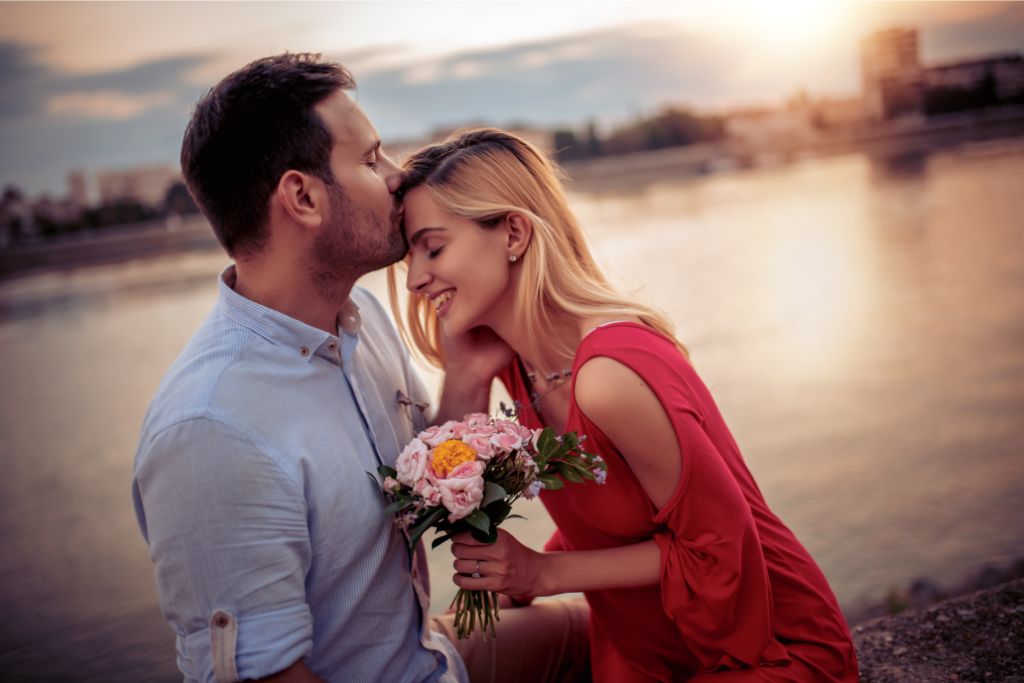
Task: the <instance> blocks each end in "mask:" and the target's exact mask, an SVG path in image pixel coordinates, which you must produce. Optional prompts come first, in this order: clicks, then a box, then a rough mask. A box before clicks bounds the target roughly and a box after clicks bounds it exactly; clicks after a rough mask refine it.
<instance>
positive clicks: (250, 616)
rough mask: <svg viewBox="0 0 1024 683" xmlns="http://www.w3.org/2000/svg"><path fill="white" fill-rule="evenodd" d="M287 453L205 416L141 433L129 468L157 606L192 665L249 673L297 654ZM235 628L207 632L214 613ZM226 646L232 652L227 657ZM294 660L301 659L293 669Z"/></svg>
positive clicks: (309, 632)
mask: <svg viewBox="0 0 1024 683" xmlns="http://www.w3.org/2000/svg"><path fill="white" fill-rule="evenodd" d="M287 467H288V463H287V461H284V460H278V459H275V457H274V456H273V455H272V454H271V453H268V452H267V451H266V449H265V448H263V447H261V446H260V445H257V444H256V443H254V442H253V441H252V440H251V439H250V438H249V437H248V436H247V435H246V434H244V433H243V432H242V431H241V430H239V429H235V428H234V427H232V426H229V425H227V424H224V423H223V422H219V421H216V420H212V419H208V418H197V419H192V420H187V421H184V422H181V423H179V424H176V425H174V426H172V427H170V428H168V429H166V430H164V431H162V432H160V433H159V434H157V435H156V436H155V437H154V438H152V439H151V440H150V442H149V443H148V444H146V446H145V447H144V449H143V451H142V452H141V453H140V457H139V460H138V465H137V467H136V471H135V482H134V486H135V495H136V504H137V509H138V510H139V521H140V524H141V525H142V527H143V529H144V530H145V532H146V536H147V539H148V542H149V545H150V556H151V557H152V559H153V562H154V564H155V566H156V576H157V590H158V591H159V593H160V602H161V606H162V607H163V608H164V612H165V614H166V615H167V618H168V620H169V621H170V622H171V623H172V625H173V627H174V629H175V631H176V632H178V633H180V634H182V636H181V637H182V640H183V647H184V648H185V649H186V651H187V655H188V658H189V660H191V663H192V665H193V670H192V671H190V672H187V673H189V674H190V675H191V676H193V677H195V678H199V679H200V680H207V679H210V678H212V675H213V671H214V667H215V662H216V665H217V667H218V668H219V669H220V671H221V673H222V675H224V676H228V677H231V676H235V675H237V677H238V678H240V679H259V678H261V677H266V676H268V675H271V674H275V673H277V672H284V671H287V670H288V668H289V667H291V666H292V665H294V664H295V663H296V662H299V661H300V660H302V658H304V657H307V656H309V654H310V652H311V651H312V644H313V619H312V614H311V612H310V608H309V605H308V604H307V603H306V594H305V576H306V574H307V573H308V571H309V567H310V562H311V558H312V551H311V547H310V540H309V530H308V527H307V520H306V501H305V497H304V494H303V491H302V489H301V486H300V485H299V483H298V480H297V477H296V476H295V473H293V472H289V471H287ZM221 614H223V618H228V619H233V620H234V622H235V623H234V625H235V628H230V629H227V630H225V631H224V632H223V633H220V634H218V633H213V632H211V620H212V619H214V617H215V615H217V618H221V617H220V616H219V615H221ZM232 654H233V656H232ZM300 670H301V669H300Z"/></svg>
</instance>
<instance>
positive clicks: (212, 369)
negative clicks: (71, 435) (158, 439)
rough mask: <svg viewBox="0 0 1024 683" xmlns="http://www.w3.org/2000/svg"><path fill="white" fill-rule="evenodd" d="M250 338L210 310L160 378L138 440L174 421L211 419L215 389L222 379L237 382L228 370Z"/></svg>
mask: <svg viewBox="0 0 1024 683" xmlns="http://www.w3.org/2000/svg"><path fill="white" fill-rule="evenodd" d="M254 339H255V335H254V333H252V332H250V331H249V330H247V329H246V328H244V327H242V326H240V325H237V324H235V323H233V322H232V321H231V320H228V319H227V318H225V317H224V316H223V315H220V314H219V312H218V311H217V309H214V311H213V312H211V314H210V316H209V317H208V318H207V319H206V321H205V322H204V323H203V324H202V326H200V328H199V329H198V330H197V331H196V333H195V334H194V335H193V336H192V338H191V339H190V340H189V341H188V343H187V344H186V345H185V347H184V348H183V349H182V351H181V353H180V354H179V355H178V357H177V359H176V360H175V361H174V363H173V364H172V365H171V367H170V368H169V369H168V370H167V372H166V373H165V374H164V376H163V379H162V380H161V381H160V385H159V387H158V388H157V391H156V394H155V395H154V396H153V400H152V401H151V402H150V405H149V411H148V412H147V414H146V419H145V421H144V423H143V428H142V434H141V441H142V442H145V441H146V440H147V439H148V438H152V437H153V436H155V435H156V434H158V433H159V432H161V431H163V430H164V429H167V428H169V427H171V426H173V425H175V424H178V423H182V422H186V421H189V420H193V419H201V418H215V417H216V416H217V414H218V412H219V411H218V406H217V397H218V395H220V393H221V392H220V391H219V389H220V388H221V385H222V383H223V382H224V381H225V380H228V381H230V380H232V378H234V379H235V381H237V379H238V377H239V373H237V372H232V370H233V369H235V368H236V367H237V366H238V364H239V363H240V362H241V360H242V358H243V356H244V351H245V349H246V347H247V346H249V345H250V344H251V343H253V341H254Z"/></svg>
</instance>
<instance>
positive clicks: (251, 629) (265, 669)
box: [178, 604, 313, 683]
mask: <svg viewBox="0 0 1024 683" xmlns="http://www.w3.org/2000/svg"><path fill="white" fill-rule="evenodd" d="M218 612H222V613H226V614H228V615H229V616H230V615H231V612H230V610H226V609H225V610H218ZM231 618H234V617H233V616H232V617H231ZM213 628H214V629H216V628H218V627H217V626H216V625H214V626H213ZM232 645H233V646H234V647H233V649H234V663H235V671H236V672H237V676H238V679H237V680H243V681H244V680H249V679H254V678H265V677H267V676H271V675H273V674H276V673H279V672H281V671H283V670H285V669H287V668H288V667H289V666H291V665H292V664H294V663H295V662H297V661H299V660H300V659H302V658H304V657H307V656H309V654H310V652H311V651H312V649H313V615H312V614H311V613H310V611H309V606H308V605H305V604H301V605H294V606H292V607H286V608H283V609H278V610H274V611H272V612H264V613H262V614H253V615H248V616H246V617H245V618H243V619H239V620H237V631H236V635H235V638H234V642H233V643H232V642H229V641H227V640H226V639H225V637H224V633H217V634H215V633H214V632H213V631H211V629H210V628H204V629H202V630H201V631H196V632H194V633H191V634H189V635H188V636H187V637H186V638H185V649H186V651H187V660H186V658H185V657H179V659H178V663H179V665H181V664H183V663H185V661H187V662H188V664H189V666H190V668H192V669H193V670H192V671H184V673H185V674H186V676H187V677H189V678H193V679H196V680H199V681H204V682H205V683H226V682H224V681H218V679H217V677H216V676H215V675H214V661H215V660H216V659H218V658H220V659H221V660H223V659H224V657H225V650H230V649H231V646H232ZM228 655H230V653H229V652H228ZM183 660H184V661H183Z"/></svg>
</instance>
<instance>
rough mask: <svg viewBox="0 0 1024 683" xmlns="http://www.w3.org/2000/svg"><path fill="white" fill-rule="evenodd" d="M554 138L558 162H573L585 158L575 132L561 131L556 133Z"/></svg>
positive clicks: (553, 135)
mask: <svg viewBox="0 0 1024 683" xmlns="http://www.w3.org/2000/svg"><path fill="white" fill-rule="evenodd" d="M552 138H553V142H554V146H555V158H556V159H557V160H558V161H573V160H574V159H582V158H583V154H582V152H583V150H582V148H581V147H580V143H579V140H577V139H576V133H574V132H573V131H571V130H564V129H559V130H556V131H554V133H553V134H552Z"/></svg>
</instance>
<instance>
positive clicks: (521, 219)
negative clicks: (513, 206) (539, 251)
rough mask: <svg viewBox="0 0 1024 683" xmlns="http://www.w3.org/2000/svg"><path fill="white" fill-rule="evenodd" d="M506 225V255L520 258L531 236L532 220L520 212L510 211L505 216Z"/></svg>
mask: <svg viewBox="0 0 1024 683" xmlns="http://www.w3.org/2000/svg"><path fill="white" fill-rule="evenodd" d="M505 222H506V224H507V225H508V236H507V239H508V244H507V247H508V255H509V256H515V257H516V258H517V259H519V258H522V257H523V254H524V253H526V248H527V247H528V246H529V245H530V240H531V239H532V238H533V221H531V220H530V219H529V218H528V217H527V216H524V215H523V214H521V213H516V212H512V213H509V214H508V215H507V216H506V217H505Z"/></svg>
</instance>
